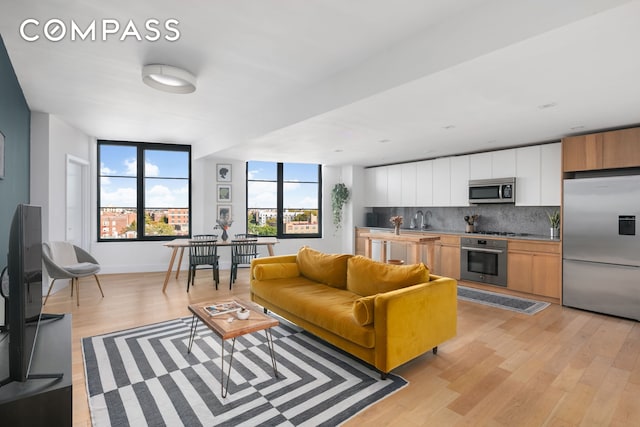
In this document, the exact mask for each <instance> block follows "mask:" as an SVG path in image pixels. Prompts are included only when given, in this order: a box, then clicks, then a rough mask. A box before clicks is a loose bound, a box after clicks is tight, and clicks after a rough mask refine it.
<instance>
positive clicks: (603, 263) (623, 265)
mask: <svg viewBox="0 0 640 427" xmlns="http://www.w3.org/2000/svg"><path fill="white" fill-rule="evenodd" d="M563 260H564V261H571V262H579V263H582V264H602V265H605V266H606V265H610V266H613V267H628V268H637V269H640V265H635V264H617V263H614V262H601V261H585V260H583V259H573V258H563Z"/></svg>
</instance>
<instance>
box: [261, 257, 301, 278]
mask: <svg viewBox="0 0 640 427" xmlns="http://www.w3.org/2000/svg"><path fill="white" fill-rule="evenodd" d="M296 259H297V256H296V255H295V254H294V255H276V256H269V257H262V258H254V259H252V260H251V272H250V276H249V277H250V278H251V279H255V274H254V269H255V268H256V266H257V265H261V264H278V263H289V262H296Z"/></svg>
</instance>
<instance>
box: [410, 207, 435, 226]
mask: <svg viewBox="0 0 640 427" xmlns="http://www.w3.org/2000/svg"><path fill="white" fill-rule="evenodd" d="M418 215H420V222H419V223H418ZM430 216H431V211H426V212H422V210H418V212H416V214H415V215H414V216H413V219H412V220H411V223H412V224H414V223H415V224H416V225H418V224H419V225H418V227H419V229H420V230H426V228H427V227H428V225H427V223H428V219H429V217H430ZM412 228H413V227H412Z"/></svg>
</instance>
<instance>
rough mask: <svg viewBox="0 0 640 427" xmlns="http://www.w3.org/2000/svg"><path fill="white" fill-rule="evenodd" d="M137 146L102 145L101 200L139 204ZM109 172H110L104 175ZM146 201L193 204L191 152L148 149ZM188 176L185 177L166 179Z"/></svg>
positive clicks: (150, 203) (150, 204)
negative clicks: (189, 178)
mask: <svg viewBox="0 0 640 427" xmlns="http://www.w3.org/2000/svg"><path fill="white" fill-rule="evenodd" d="M136 168H137V160H136V147H127V146H119V145H118V146H112V145H102V146H100V173H101V175H103V177H102V178H101V179H100V187H101V191H100V204H101V205H102V207H108V206H114V207H135V206H136V195H137V192H136V180H135V178H121V177H135V174H136ZM104 175H107V176H104ZM145 176H146V179H145V205H146V207H147V208H171V207H177V208H179V207H188V206H189V182H188V180H187V179H186V178H188V177H189V154H188V153H186V152H182V151H158V150H146V151H145ZM164 178H184V179H164Z"/></svg>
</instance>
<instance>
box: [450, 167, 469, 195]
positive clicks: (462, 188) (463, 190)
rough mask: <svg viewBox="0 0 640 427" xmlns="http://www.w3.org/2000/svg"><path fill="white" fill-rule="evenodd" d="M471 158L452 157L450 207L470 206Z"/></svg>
mask: <svg viewBox="0 0 640 427" xmlns="http://www.w3.org/2000/svg"><path fill="white" fill-rule="evenodd" d="M469 157H470V156H455V157H451V174H450V175H451V199H450V206H469Z"/></svg>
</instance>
